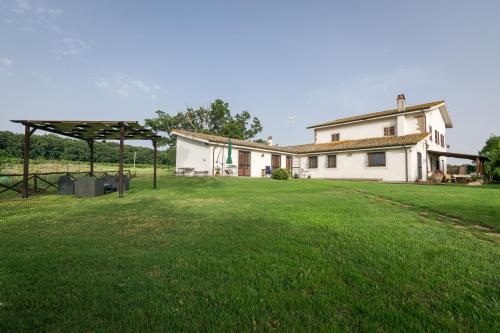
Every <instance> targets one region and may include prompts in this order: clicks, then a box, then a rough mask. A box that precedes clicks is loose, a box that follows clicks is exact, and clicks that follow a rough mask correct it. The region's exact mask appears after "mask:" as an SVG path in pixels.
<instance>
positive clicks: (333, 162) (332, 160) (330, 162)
mask: <svg viewBox="0 0 500 333" xmlns="http://www.w3.org/2000/svg"><path fill="white" fill-rule="evenodd" d="M327 158H328V159H327V167H328V168H336V167H337V155H328V156H327Z"/></svg>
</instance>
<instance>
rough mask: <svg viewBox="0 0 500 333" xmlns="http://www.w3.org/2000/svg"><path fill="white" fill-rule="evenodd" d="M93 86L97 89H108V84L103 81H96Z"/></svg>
mask: <svg viewBox="0 0 500 333" xmlns="http://www.w3.org/2000/svg"><path fill="white" fill-rule="evenodd" d="M95 85H96V86H98V87H99V88H109V82H108V81H105V80H97V81H95Z"/></svg>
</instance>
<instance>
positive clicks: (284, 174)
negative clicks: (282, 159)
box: [272, 168, 290, 180]
mask: <svg viewBox="0 0 500 333" xmlns="http://www.w3.org/2000/svg"><path fill="white" fill-rule="evenodd" d="M272 176H273V178H274V179H281V180H287V179H288V178H290V172H289V171H288V169H284V168H278V169H274V170H273V174H272Z"/></svg>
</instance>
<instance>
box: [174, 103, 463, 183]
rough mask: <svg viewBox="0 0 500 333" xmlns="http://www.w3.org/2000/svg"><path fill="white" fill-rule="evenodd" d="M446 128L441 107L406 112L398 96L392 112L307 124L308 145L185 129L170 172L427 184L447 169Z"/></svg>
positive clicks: (447, 117)
mask: <svg viewBox="0 0 500 333" xmlns="http://www.w3.org/2000/svg"><path fill="white" fill-rule="evenodd" d="M452 127H453V124H452V121H451V118H450V115H449V113H448V110H447V109H446V104H445V102H444V101H437V102H430V103H425V104H419V105H412V106H406V104H405V96H404V95H403V94H401V95H399V96H398V97H397V107H396V108H394V109H390V110H386V111H380V112H374V113H368V114H363V115H358V116H353V117H348V118H342V119H336V120H333V121H328V122H325V123H321V124H317V125H313V126H309V127H308V129H312V130H313V131H314V143H311V144H304V145H298V146H287V147H279V146H276V145H273V144H272V139H271V137H270V138H269V139H268V143H267V144H261V143H255V142H252V141H246V140H238V139H231V144H232V163H231V165H228V164H227V163H226V162H227V153H228V143H229V139H228V138H226V137H222V136H215V135H209V134H203V133H195V132H190V131H185V130H173V131H172V133H171V134H172V135H175V136H176V137H177V146H176V149H177V152H176V153H177V156H176V157H177V159H176V168H177V172H179V173H182V174H183V175H215V174H216V173H217V172H219V173H220V174H221V175H222V176H226V175H233V176H247V177H262V176H263V175H265V174H266V168H267V170H268V171H269V170H270V169H274V168H279V167H283V168H288V169H289V170H290V172H291V174H292V175H293V176H294V177H301V178H304V177H305V178H309V177H310V178H332V179H370V180H383V181H394V182H413V181H418V180H422V181H425V180H427V177H428V176H429V175H430V173H432V172H433V171H434V170H446V156H451V155H450V154H451V153H447V145H446V143H445V142H446V129H447V128H452Z"/></svg>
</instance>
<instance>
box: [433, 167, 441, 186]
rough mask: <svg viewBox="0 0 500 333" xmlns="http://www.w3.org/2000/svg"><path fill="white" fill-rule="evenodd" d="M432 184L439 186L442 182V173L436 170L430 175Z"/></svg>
mask: <svg viewBox="0 0 500 333" xmlns="http://www.w3.org/2000/svg"><path fill="white" fill-rule="evenodd" d="M432 182H433V183H435V184H441V183H442V182H443V173H442V172H441V171H439V170H436V171H434V172H433V173H432Z"/></svg>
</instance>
